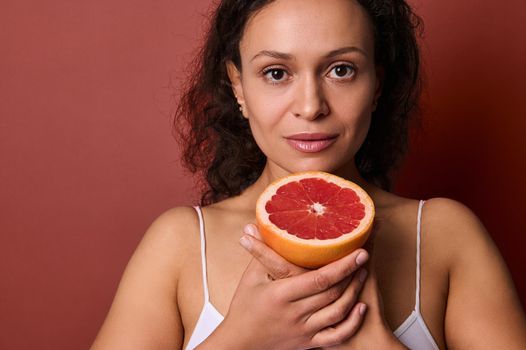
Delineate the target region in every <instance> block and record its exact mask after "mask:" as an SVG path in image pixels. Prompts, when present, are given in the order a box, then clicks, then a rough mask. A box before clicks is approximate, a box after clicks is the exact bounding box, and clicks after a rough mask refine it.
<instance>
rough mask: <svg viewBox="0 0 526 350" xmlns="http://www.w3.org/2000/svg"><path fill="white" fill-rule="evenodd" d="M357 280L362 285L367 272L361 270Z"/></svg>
mask: <svg viewBox="0 0 526 350" xmlns="http://www.w3.org/2000/svg"><path fill="white" fill-rule="evenodd" d="M358 278H359V279H360V283H363V282H364V281H365V279H366V278H367V270H366V269H362V270H361V271H360V275H359V276H358Z"/></svg>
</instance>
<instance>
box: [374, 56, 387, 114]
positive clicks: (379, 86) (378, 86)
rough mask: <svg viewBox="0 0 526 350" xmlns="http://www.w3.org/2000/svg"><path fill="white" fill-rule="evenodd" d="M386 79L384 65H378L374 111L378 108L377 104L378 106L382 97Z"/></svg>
mask: <svg viewBox="0 0 526 350" xmlns="http://www.w3.org/2000/svg"><path fill="white" fill-rule="evenodd" d="M384 79H385V69H384V67H383V66H376V89H375V92H374V99H373V112H374V111H375V110H376V106H378V100H379V99H380V96H381V95H382V88H383V86H384Z"/></svg>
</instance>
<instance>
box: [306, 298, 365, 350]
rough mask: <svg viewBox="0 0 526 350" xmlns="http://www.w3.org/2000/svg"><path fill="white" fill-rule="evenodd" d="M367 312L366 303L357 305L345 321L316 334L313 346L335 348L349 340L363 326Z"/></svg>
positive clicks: (313, 338)
mask: <svg viewBox="0 0 526 350" xmlns="http://www.w3.org/2000/svg"><path fill="white" fill-rule="evenodd" d="M366 311H367V305H365V304H364V303H358V304H356V305H355V306H354V308H353V309H352V311H351V312H350V313H349V316H348V317H347V318H346V319H345V320H344V321H342V322H340V323H338V324H337V325H335V326H330V327H326V328H324V329H322V330H321V331H319V332H318V333H316V334H315V335H314V336H313V337H312V339H311V346H313V347H327V346H334V345H339V344H341V343H343V342H345V341H347V340H349V339H350V338H351V337H352V336H353V335H354V334H355V333H356V332H357V331H358V329H359V328H360V326H361V325H362V323H363V319H364V315H365V312H366Z"/></svg>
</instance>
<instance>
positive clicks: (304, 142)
mask: <svg viewBox="0 0 526 350" xmlns="http://www.w3.org/2000/svg"><path fill="white" fill-rule="evenodd" d="M336 137H337V135H334V134H324V133H301V134H295V135H290V136H287V137H286V139H287V143H288V144H289V145H291V146H292V148H294V149H295V150H297V151H300V152H304V153H316V152H320V151H322V150H324V149H326V148H327V147H329V146H330V145H332V144H333V143H334V142H335V141H336Z"/></svg>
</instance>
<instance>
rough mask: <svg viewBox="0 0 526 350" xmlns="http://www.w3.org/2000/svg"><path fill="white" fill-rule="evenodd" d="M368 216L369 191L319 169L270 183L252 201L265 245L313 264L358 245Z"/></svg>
mask: <svg viewBox="0 0 526 350" xmlns="http://www.w3.org/2000/svg"><path fill="white" fill-rule="evenodd" d="M373 219H374V204H373V201H372V200H371V198H370V197H369V195H367V193H366V192H365V191H364V190H363V189H362V188H360V187H359V186H358V185H356V184H355V183H353V182H350V181H347V180H345V179H342V178H340V177H338V176H335V175H332V174H328V173H324V172H319V171H311V172H302V173H296V174H291V175H289V176H286V177H284V178H282V179H279V180H277V181H275V182H273V183H272V184H270V185H269V186H268V187H267V188H266V189H265V191H263V193H262V194H261V195H260V197H259V199H258V202H257V205H256V221H257V224H258V227H259V230H260V233H261V235H262V237H263V240H264V241H265V243H266V244H267V245H269V246H270V247H271V248H272V249H274V250H275V251H276V252H277V253H278V254H280V255H281V256H283V257H284V258H285V259H287V260H289V261H290V262H292V263H294V264H296V265H299V266H303V267H308V268H317V267H320V266H323V265H325V264H328V263H330V262H332V261H335V260H337V259H339V258H342V257H343V256H345V255H347V254H349V253H351V252H352V251H353V250H355V249H357V248H359V247H361V246H362V245H363V244H364V243H365V241H366V240H367V238H368V236H369V233H370V231H371V228H372V223H373Z"/></svg>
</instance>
